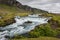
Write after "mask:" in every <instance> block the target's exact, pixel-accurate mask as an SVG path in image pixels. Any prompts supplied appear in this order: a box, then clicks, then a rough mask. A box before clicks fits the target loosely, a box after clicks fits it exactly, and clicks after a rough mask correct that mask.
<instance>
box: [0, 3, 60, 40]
mask: <svg viewBox="0 0 60 40" xmlns="http://www.w3.org/2000/svg"><path fill="white" fill-rule="evenodd" d="M36 13H41V12H40V11H39V12H37V11H36ZM29 14H31V12H30V11H26V10H23V9H19V8H17V7H16V6H8V5H5V4H0V17H1V18H0V27H1V26H3V27H4V26H6V25H9V24H12V23H14V22H15V20H14V17H15V16H27V15H29ZM41 14H42V15H43V16H45V17H52V19H51V20H49V21H48V24H44V25H39V26H37V27H36V28H35V29H34V30H32V31H31V32H29V33H27V35H28V36H25V35H20V36H15V37H14V38H13V39H11V40H20V38H28V39H21V40H29V39H30V38H31V40H37V39H38V40H40V39H41V40H45V39H46V40H59V39H57V38H50V37H57V36H58V35H60V15H57V14H49V13H48V12H45V13H44V12H43V11H42V13H41ZM40 36H48V37H40ZM39 37H40V38H39Z"/></svg>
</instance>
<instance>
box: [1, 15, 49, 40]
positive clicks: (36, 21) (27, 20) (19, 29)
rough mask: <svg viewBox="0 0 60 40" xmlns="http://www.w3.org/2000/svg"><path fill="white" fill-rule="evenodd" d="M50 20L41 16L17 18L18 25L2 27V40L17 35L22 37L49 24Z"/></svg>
mask: <svg viewBox="0 0 60 40" xmlns="http://www.w3.org/2000/svg"><path fill="white" fill-rule="evenodd" d="M49 19H50V18H45V17H41V16H33V15H31V16H26V17H19V16H16V17H15V21H16V23H13V24H11V25H8V26H6V27H0V31H1V32H0V40H8V39H6V38H5V36H9V37H13V36H15V35H21V34H24V33H27V32H30V31H31V30H34V28H35V27H36V26H38V25H40V24H45V23H48V22H47V21H48V20H49Z"/></svg>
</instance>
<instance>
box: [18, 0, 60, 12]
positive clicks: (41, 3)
mask: <svg viewBox="0 0 60 40" xmlns="http://www.w3.org/2000/svg"><path fill="white" fill-rule="evenodd" d="M18 1H20V2H21V3H22V4H23V5H28V6H31V7H34V8H39V9H42V10H46V11H49V12H53V13H60V0H18Z"/></svg>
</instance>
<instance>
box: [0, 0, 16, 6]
mask: <svg viewBox="0 0 60 40" xmlns="http://www.w3.org/2000/svg"><path fill="white" fill-rule="evenodd" d="M15 3H16V0H0V4H8V5H13V4H15Z"/></svg>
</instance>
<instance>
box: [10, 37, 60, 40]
mask: <svg viewBox="0 0 60 40" xmlns="http://www.w3.org/2000/svg"><path fill="white" fill-rule="evenodd" d="M11 40H60V39H59V38H54V37H39V38H23V39H11Z"/></svg>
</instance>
